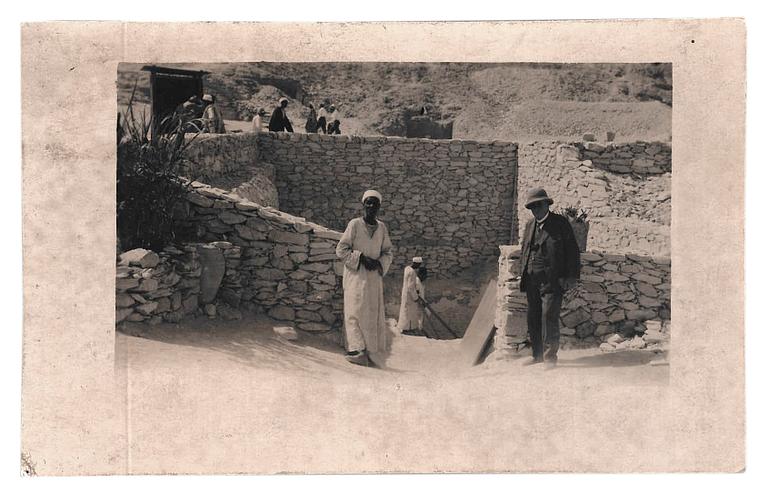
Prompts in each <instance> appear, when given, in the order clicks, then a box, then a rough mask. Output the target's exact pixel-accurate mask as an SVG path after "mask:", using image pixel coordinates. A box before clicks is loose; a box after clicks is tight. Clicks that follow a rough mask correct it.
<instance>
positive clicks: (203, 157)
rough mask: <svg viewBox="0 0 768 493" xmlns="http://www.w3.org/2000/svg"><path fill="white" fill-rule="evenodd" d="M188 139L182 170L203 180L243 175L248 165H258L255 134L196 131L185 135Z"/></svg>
mask: <svg viewBox="0 0 768 493" xmlns="http://www.w3.org/2000/svg"><path fill="white" fill-rule="evenodd" d="M188 141H189V146H188V147H187V149H186V151H185V153H184V157H185V160H186V163H185V165H186V167H187V170H185V171H184V172H185V173H186V174H187V175H188V176H189V177H190V178H193V179H197V180H200V181H202V182H204V183H208V184H211V183H213V182H214V180H215V179H217V178H221V177H226V176H246V175H249V170H250V169H251V168H255V167H258V166H259V145H258V144H259V139H258V137H257V135H256V134H253V133H238V134H198V135H195V136H194V137H188ZM272 172H273V173H274V170H272ZM272 178H274V175H273V176H272ZM243 181H244V180H243Z"/></svg>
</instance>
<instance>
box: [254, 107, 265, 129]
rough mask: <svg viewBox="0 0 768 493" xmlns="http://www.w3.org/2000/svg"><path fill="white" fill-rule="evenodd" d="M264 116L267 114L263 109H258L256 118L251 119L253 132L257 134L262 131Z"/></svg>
mask: <svg viewBox="0 0 768 493" xmlns="http://www.w3.org/2000/svg"><path fill="white" fill-rule="evenodd" d="M266 114H267V112H266V110H264V108H259V111H257V112H256V116H254V117H253V122H251V123H252V127H251V129H252V130H253V132H255V133H259V132H263V131H264V117H265V116H266Z"/></svg>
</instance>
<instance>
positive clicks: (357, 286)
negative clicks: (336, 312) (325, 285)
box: [336, 190, 392, 366]
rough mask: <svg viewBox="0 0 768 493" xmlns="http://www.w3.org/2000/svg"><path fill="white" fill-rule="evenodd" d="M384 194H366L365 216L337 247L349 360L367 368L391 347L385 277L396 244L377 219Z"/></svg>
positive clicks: (352, 225)
mask: <svg viewBox="0 0 768 493" xmlns="http://www.w3.org/2000/svg"><path fill="white" fill-rule="evenodd" d="M380 207H381V194H380V193H379V192H377V191H375V190H368V191H367V192H365V194H364V195H363V217H356V218H355V219H352V220H351V221H350V222H349V224H348V225H347V229H346V230H345V231H344V234H343V235H342V236H341V239H340V240H339V244H338V245H337V246H336V255H337V256H338V257H339V258H340V259H341V260H343V261H344V278H343V286H344V343H345V346H346V349H347V360H349V361H350V362H351V363H355V364H360V365H364V366H367V365H368V364H369V362H370V355H371V354H373V355H377V354H381V353H383V352H384V351H386V349H387V346H388V337H389V331H388V329H387V325H386V321H385V319H384V281H383V277H384V276H385V275H386V273H387V271H388V270H389V267H390V265H391V264H392V242H391V241H390V239H389V232H388V231H387V227H386V226H385V225H384V223H383V222H381V221H379V220H378V219H376V216H377V215H378V212H379V208H380Z"/></svg>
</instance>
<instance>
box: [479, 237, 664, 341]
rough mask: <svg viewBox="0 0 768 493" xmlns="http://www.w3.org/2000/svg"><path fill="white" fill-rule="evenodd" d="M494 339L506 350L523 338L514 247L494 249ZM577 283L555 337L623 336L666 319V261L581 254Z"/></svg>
mask: <svg viewBox="0 0 768 493" xmlns="http://www.w3.org/2000/svg"><path fill="white" fill-rule="evenodd" d="M500 249H501V255H500V256H499V277H498V290H497V293H498V295H497V310H496V320H495V324H494V325H495V326H496V328H497V334H496V339H495V341H494V344H495V347H497V348H509V347H512V346H514V345H516V344H518V343H520V342H522V341H524V340H525V339H526V332H527V325H526V321H525V313H526V311H527V306H528V305H527V300H526V295H525V293H522V292H520V282H519V279H518V277H517V276H518V268H519V260H520V247H519V246H506V245H503V246H501V247H500ZM581 264H582V267H581V279H580V281H579V283H578V285H577V287H576V288H574V289H573V290H571V291H569V292H568V293H566V295H565V297H564V299H563V305H562V309H561V312H560V327H561V329H560V333H561V334H562V335H564V336H575V337H577V338H579V339H585V340H588V341H597V339H598V338H604V337H606V336H607V335H610V334H613V333H625V334H626V333H627V332H632V331H635V330H636V329H637V328H639V327H642V325H641V323H642V322H645V321H646V320H660V321H669V320H670V318H671V316H670V315H671V313H670V306H671V304H670V300H671V270H672V269H671V263H670V259H669V258H668V257H648V256H641V255H633V254H626V255H624V254H604V253H598V252H585V253H582V254H581Z"/></svg>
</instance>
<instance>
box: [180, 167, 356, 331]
mask: <svg viewBox="0 0 768 493" xmlns="http://www.w3.org/2000/svg"><path fill="white" fill-rule="evenodd" d="M191 187H192V191H190V192H189V195H188V196H187V199H188V201H189V203H190V209H189V214H188V216H187V218H186V221H188V222H191V223H193V224H194V225H195V226H196V230H197V235H198V237H199V238H200V239H202V240H204V241H223V242H228V243H231V244H232V245H234V246H236V247H238V248H239V251H238V254H239V256H238V257H237V258H236V259H235V258H234V257H233V259H232V261H231V262H228V266H227V274H226V275H225V284H224V285H223V286H222V296H223V297H226V298H227V299H228V300H230V301H231V303H237V304H240V303H242V304H243V306H244V307H245V308H247V309H251V310H260V311H264V312H266V313H267V314H268V315H269V316H271V317H273V318H276V319H279V320H285V321H290V322H293V323H295V324H296V326H297V327H298V328H300V329H303V330H306V331H313V332H318V331H328V330H330V329H331V328H332V327H334V326H338V325H339V324H340V321H341V313H342V311H343V293H342V286H341V278H340V276H341V275H342V274H343V266H342V264H341V262H339V261H338V259H337V258H336V253H335V249H336V244H337V243H338V240H339V239H340V238H341V233H339V232H336V231H332V230H330V229H328V228H325V227H323V226H320V225H317V224H314V223H310V222H307V221H305V220H303V219H302V218H298V217H295V216H291V215H290V214H286V213H283V212H280V211H278V210H275V209H272V208H269V207H263V206H260V205H258V204H256V203H253V202H250V201H248V200H244V199H241V198H239V197H237V196H235V195H233V194H231V193H228V192H226V191H224V190H220V189H216V188H212V187H209V186H207V185H205V184H202V183H198V182H193V183H192V184H191ZM230 265H231V267H230ZM229 276H231V277H229ZM227 283H229V284H227Z"/></svg>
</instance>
